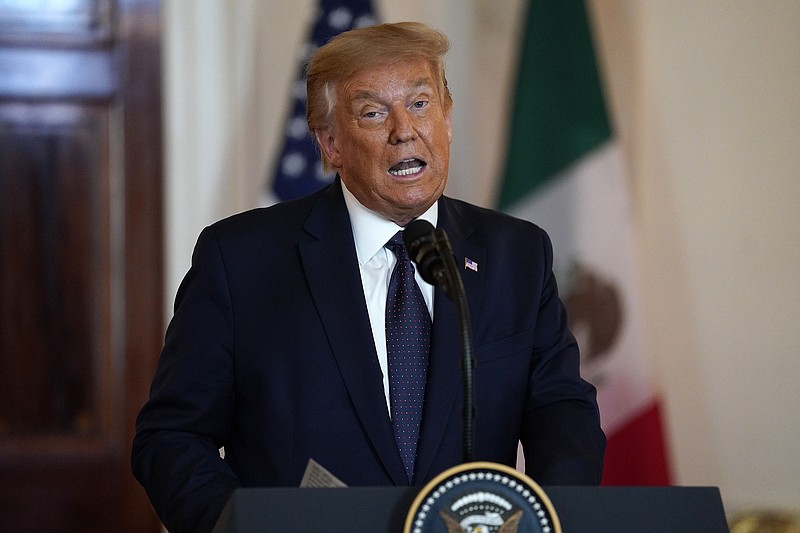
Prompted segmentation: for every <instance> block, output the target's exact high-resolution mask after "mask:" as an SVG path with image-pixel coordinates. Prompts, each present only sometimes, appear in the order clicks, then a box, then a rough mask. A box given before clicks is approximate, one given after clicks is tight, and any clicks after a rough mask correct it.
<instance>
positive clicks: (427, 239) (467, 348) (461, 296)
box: [403, 219, 475, 463]
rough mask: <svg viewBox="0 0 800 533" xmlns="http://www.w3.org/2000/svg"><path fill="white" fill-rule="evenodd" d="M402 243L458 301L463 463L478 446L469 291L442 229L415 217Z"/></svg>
mask: <svg viewBox="0 0 800 533" xmlns="http://www.w3.org/2000/svg"><path fill="white" fill-rule="evenodd" d="M403 244H405V246H406V250H408V256H409V257H410V258H411V260H412V261H414V263H415V264H416V265H417V270H418V271H419V273H420V275H421V276H422V279H424V280H425V281H427V282H428V283H430V284H431V285H437V286H439V287H441V288H442V289H443V290H444V292H445V293H446V294H447V296H449V297H450V299H451V300H453V302H454V303H455V307H456V314H457V315H458V326H459V327H458V329H459V334H460V344H461V350H462V355H463V358H462V360H461V372H462V383H463V387H464V395H463V406H462V417H463V418H462V421H463V443H462V444H463V447H464V450H463V451H464V462H465V463H469V462H471V461H472V460H473V459H472V457H473V449H474V446H475V397H474V396H475V393H474V389H475V373H474V370H475V358H474V357H473V354H472V327H471V324H470V318H469V305H468V303H467V294H466V292H465V291H464V283H463V281H462V279H461V274H459V272H458V268H457V267H456V261H455V257H454V255H453V248H452V247H451V246H450V241H449V240H448V239H447V234H445V232H444V230H442V229H435V228H434V227H433V225H432V224H431V223H430V222H428V221H426V220H420V219H417V220H414V221H413V222H411V223H410V224H409V225H408V226H406V229H405V230H404V231H403Z"/></svg>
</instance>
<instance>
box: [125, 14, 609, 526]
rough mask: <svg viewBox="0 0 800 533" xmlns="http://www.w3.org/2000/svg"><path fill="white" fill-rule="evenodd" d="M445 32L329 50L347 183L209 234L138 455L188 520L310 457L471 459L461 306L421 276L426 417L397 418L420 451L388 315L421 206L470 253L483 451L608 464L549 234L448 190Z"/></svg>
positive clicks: (353, 463) (326, 70)
mask: <svg viewBox="0 0 800 533" xmlns="http://www.w3.org/2000/svg"><path fill="white" fill-rule="evenodd" d="M447 46H448V44H447V39H446V38H445V37H444V36H443V35H442V34H440V33H439V32H436V31H434V30H431V29H429V28H427V27H425V26H424V25H421V24H416V23H399V24H386V25H381V26H374V27H370V28H363V29H359V30H353V31H351V32H347V33H345V34H342V35H341V36H339V37H337V38H335V39H334V40H332V41H331V42H330V43H329V44H327V45H326V46H324V47H322V48H320V49H319V50H318V51H317V53H316V54H315V56H314V57H313V58H312V60H311V63H310V65H309V68H308V73H307V77H308V86H307V89H308V123H309V130H310V131H311V132H312V133H313V135H314V137H315V139H316V140H317V143H318V145H319V147H320V151H321V156H322V158H323V163H324V164H325V166H327V167H328V168H333V169H335V170H336V172H337V178H336V180H335V182H334V183H333V184H332V185H330V186H329V187H327V188H325V189H323V190H321V191H319V192H317V193H314V194H312V195H310V196H308V197H305V198H301V199H299V200H295V201H290V202H285V203H282V204H278V205H275V206H272V207H269V208H265V209H256V210H253V211H249V212H245V213H242V214H239V215H235V216H233V217H230V218H228V219H226V220H222V221H220V222H217V223H216V224H213V225H212V226H210V227H208V228H206V229H205V230H204V231H203V232H202V234H201V235H200V237H199V239H198V242H197V246H196V248H195V252H194V255H193V259H192V266H191V269H190V270H189V272H188V274H187V276H186V278H185V279H184V281H183V282H182V284H181V287H180V289H179V291H178V295H177V298H176V304H175V315H174V317H173V319H172V321H171V323H170V326H169V329H168V331H167V335H166V341H165V345H164V350H163V352H162V355H161V359H160V362H159V366H158V370H157V372H156V375H155V378H154V380H153V385H152V388H151V394H150V399H149V401H148V402H147V404H146V405H145V406H144V407H143V409H142V411H141V413H140V415H139V418H138V421H137V434H136V437H135V440H134V447H133V457H132V461H133V471H134V473H135V475H136V476H137V478H138V479H139V480H140V482H141V483H142V484H143V485H144V487H145V488H146V489H147V491H148V494H149V496H150V499H151V501H152V502H153V505H154V507H155V508H156V510H157V511H158V513H159V515H160V516H161V518H162V520H163V521H164V523H165V524H166V525H167V527H168V528H169V529H170V530H171V531H172V532H173V533H176V532H179V531H202V530H208V529H210V528H211V527H212V526H213V524H214V522H215V520H216V518H217V517H218V515H219V513H220V511H221V509H222V507H223V506H224V504H225V502H226V501H227V499H228V498H229V497H230V495H231V493H232V491H233V490H234V489H235V488H237V487H240V486H297V485H298V484H299V483H300V481H301V478H302V476H303V473H304V471H305V469H306V467H307V465H308V463H309V460H312V459H313V460H314V461H316V462H318V463H319V464H321V465H322V466H323V467H325V468H326V469H328V470H329V471H330V472H331V473H332V474H334V475H335V476H336V477H338V478H339V479H341V480H342V481H343V482H344V483H346V484H348V485H351V486H355V485H362V486H369V485H409V484H416V485H420V484H424V483H425V482H427V481H429V480H430V479H432V478H433V477H435V476H436V475H437V474H439V473H441V472H442V471H443V470H446V469H447V468H450V467H452V466H455V465H457V464H459V463H461V462H462V435H461V433H462V426H463V424H462V418H461V394H462V390H461V389H462V388H461V383H460V379H461V374H460V370H459V364H460V363H459V362H460V359H461V357H462V352H461V346H460V336H459V330H458V321H457V317H456V310H455V307H454V305H453V303H452V301H450V300H449V299H448V297H447V296H446V295H445V294H444V293H443V292H442V291H441V289H439V288H434V287H432V286H431V285H428V284H427V283H425V282H424V281H422V280H421V279H420V278H419V275H418V274H417V275H416V282H417V287H419V289H417V288H416V287H415V288H414V291H415V294H417V293H416V291H417V290H419V291H420V292H421V293H422V300H418V301H420V302H424V303H421V304H420V307H422V308H423V309H425V310H426V311H427V312H425V311H423V315H425V316H424V317H423V319H422V322H427V323H428V326H427V327H429V328H430V330H429V333H426V335H427V336H426V337H425V338H426V339H428V340H426V341H425V343H426V346H424V350H423V351H424V352H425V355H424V357H425V359H423V361H424V362H423V364H422V367H423V368H422V370H423V378H422V382H423V383H422V385H423V386H424V390H423V391H422V392H420V394H421V395H422V396H423V397H424V404H423V406H422V413H421V420H419V421H418V423H417V425H416V426H413V427H414V428H415V429H413V431H410V434H411V437H410V438H407V437H408V433H409V431H408V430H407V429H404V430H403V431H404V432H406V433H404V437H403V439H406V440H410V441H412V442H411V444H412V448H411V452H408V451H407V450H406V451H401V449H405V448H404V446H405V443H401V440H402V439H401V438H400V437H399V431H400V430H399V429H397V428H396V427H393V421H395V422H396V419H398V418H400V416H401V415H400V414H399V411H396V409H398V408H399V407H398V405H395V402H398V400H395V399H394V398H395V396H394V390H395V389H396V388H397V387H398V383H396V381H397V380H398V379H399V378H398V377H397V374H396V373H394V372H396V371H395V370H393V369H392V368H394V367H393V366H392V365H393V364H394V363H392V362H391V361H392V360H393V359H392V358H393V357H395V355H393V350H394V348H393V347H392V346H391V342H389V343H387V339H389V338H390V337H391V336H392V335H393V333H390V332H389V329H388V328H389V322H390V319H389V318H387V315H385V314H384V312H385V308H386V306H387V303H386V302H387V297H389V294H390V293H392V292H393V291H394V290H395V289H392V284H393V283H394V282H392V281H391V277H392V272H393V270H394V268H395V264H396V263H400V260H399V259H398V258H396V257H395V252H393V251H390V250H389V248H387V247H385V246H384V245H385V244H386V243H387V241H389V240H390V238H391V237H392V236H393V235H394V234H395V233H397V232H398V231H399V230H402V229H403V228H404V227H405V226H406V225H407V224H409V222H411V221H412V220H415V219H417V218H422V219H425V220H428V221H430V222H431V223H432V224H433V225H434V226H437V227H438V228H441V229H443V230H444V231H445V232H446V234H447V235H448V237H449V240H450V243H451V246H452V249H453V253H454V255H455V257H456V259H457V262H458V263H459V264H465V265H468V268H465V269H464V270H463V273H462V278H463V284H464V288H465V292H466V296H467V300H468V302H469V309H470V314H471V318H472V332H473V345H474V353H475V358H476V363H477V364H476V367H475V388H476V399H475V403H476V406H477V414H476V418H475V434H476V435H475V447H474V459H475V460H481V461H493V462H498V463H503V464H507V465H514V464H515V461H516V450H517V443H518V442H519V441H521V442H522V444H523V447H524V451H525V459H526V471H527V473H528V474H529V475H530V476H531V477H533V479H534V480H536V481H537V482H539V483H540V484H543V485H549V484H596V483H599V481H600V476H601V471H602V457H603V452H604V448H605V437H604V436H603V433H602V431H601V430H600V425H599V415H598V410H597V404H596V402H595V390H594V388H593V387H592V386H591V385H590V384H588V383H586V382H585V381H583V380H582V379H581V378H580V375H579V353H578V347H577V345H576V343H575V339H574V338H573V336H572V334H571V333H570V332H569V330H568V329H567V321H566V316H565V312H564V307H563V305H562V304H561V301H560V300H559V297H558V292H557V288H556V281H555V279H554V277H553V273H552V269H551V267H552V248H551V245H550V241H549V239H548V237H547V235H546V234H545V233H544V232H543V231H542V230H541V229H539V228H538V227H536V226H535V225H533V224H531V223H529V222H525V221H521V220H518V219H515V218H512V217H510V216H508V215H505V214H501V213H498V212H495V211H491V210H487V209H482V208H479V207H476V206H473V205H469V204H467V203H464V202H461V201H458V200H455V199H452V198H448V197H445V196H443V194H442V193H443V191H444V188H445V184H446V181H447V174H448V161H449V147H450V141H451V139H452V130H451V121H450V113H451V105H452V100H451V97H450V93H449V90H448V88H447V84H446V81H445V77H444V68H443V56H444V53H445V52H446V50H447ZM398 253H399V252H398ZM412 283H413V282H412ZM431 320H432V322H431ZM404 385H405V384H400V385H399V386H400V387H402V386H404ZM221 447H224V449H225V454H224V459H222V458H220V455H219V453H218V451H219V448H221Z"/></svg>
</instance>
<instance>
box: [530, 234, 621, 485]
mask: <svg viewBox="0 0 800 533" xmlns="http://www.w3.org/2000/svg"><path fill="white" fill-rule="evenodd" d="M541 235H542V246H543V253H544V263H545V264H544V277H543V278H542V279H543V284H542V287H541V297H540V300H539V309H538V313H537V321H536V329H535V339H534V353H533V359H532V364H531V369H530V374H529V378H528V391H529V392H528V396H527V401H526V405H525V411H524V413H523V421H522V430H521V441H522V444H523V448H524V451H525V467H526V468H525V470H526V473H527V474H528V475H529V476H530V477H531V478H533V479H534V480H536V482H537V483H540V484H542V485H587V484H588V485H597V484H599V483H600V479H601V477H602V471H603V455H604V453H605V446H606V438H605V435H604V434H603V431H602V430H601V428H600V414H599V411H598V407H597V401H596V390H595V388H594V386H592V385H591V384H590V383H588V382H586V381H584V380H583V379H582V378H581V377H580V353H579V350H578V345H577V343H576V341H575V338H574V336H573V335H572V333H571V332H570V331H569V328H568V327H567V315H566V311H565V308H564V305H563V304H562V302H561V300H560V299H559V296H558V288H557V285H556V279H555V277H554V275H553V272H552V266H553V249H552V245H551V243H550V239H549V237H548V236H547V234H546V233H544V232H542V233H541Z"/></svg>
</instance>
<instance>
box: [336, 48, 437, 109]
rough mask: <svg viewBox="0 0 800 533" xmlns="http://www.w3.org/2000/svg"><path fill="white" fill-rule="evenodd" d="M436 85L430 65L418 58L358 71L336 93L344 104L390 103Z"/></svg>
mask: <svg viewBox="0 0 800 533" xmlns="http://www.w3.org/2000/svg"><path fill="white" fill-rule="evenodd" d="M435 85H436V82H435V77H434V75H433V69H432V68H431V65H430V64H429V63H428V61H426V60H425V59H422V58H419V59H413V60H403V61H395V62H392V63H389V64H385V65H375V66H372V67H368V68H364V69H361V70H358V71H356V72H355V73H354V74H353V75H352V76H350V77H349V78H347V79H345V80H344V81H343V82H342V83H341V84H340V86H339V91H338V92H339V97H340V98H342V100H344V101H345V102H354V101H357V100H364V99H380V100H391V99H394V98H403V97H406V96H408V95H409V93H414V92H417V91H420V90H426V89H427V90H432V89H433V88H434V87H435Z"/></svg>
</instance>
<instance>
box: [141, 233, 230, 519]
mask: <svg viewBox="0 0 800 533" xmlns="http://www.w3.org/2000/svg"><path fill="white" fill-rule="evenodd" d="M232 346H233V319H232V312H231V301H230V294H229V291H228V284H227V281H226V274H225V266H224V262H223V260H222V255H221V253H220V250H219V246H218V243H217V239H216V237H215V235H214V233H213V229H211V228H206V230H204V231H203V233H201V235H200V237H199V239H198V242H197V246H196V247H195V251H194V255H193V257H192V266H191V268H190V270H189V272H188V273H187V275H186V277H185V278H184V280H183V282H182V283H181V286H180V288H179V289H178V295H177V297H176V301H175V314H174V317H173V319H172V321H171V322H170V325H169V327H168V329H167V334H166V338H165V343H164V349H163V351H162V353H161V357H160V359H159V363H158V367H157V370H156V374H155V377H154V379H153V382H152V386H151V389H150V398H149V400H148V401H147V403H146V404H145V405H144V407H143V408H142V410H141V412H140V413H139V416H138V418H137V422H136V436H135V438H134V441H133V451H132V457H131V462H132V469H133V473H134V475H135V476H136V478H137V479H138V480H139V482H140V483H141V484H142V485H143V486H144V488H145V489H146V491H147V494H148V496H149V498H150V501H151V503H152V504H153V507H154V508H155V510H156V512H157V513H158V515H159V517H160V518H161V520H162V521H163V523H164V524H165V525H166V527H167V528H168V529H169V531H170V532H172V533H180V532H183V531H192V532H195V531H210V530H211V529H212V528H213V526H214V523H215V521H216V520H217V517H218V516H219V514H220V513H221V511H222V508H223V506H224V505H225V503H226V502H227V500H228V499H229V497H230V495H231V493H232V492H233V490H234V489H235V488H237V487H238V486H239V484H240V483H239V480H238V479H237V477H236V475H235V474H234V472H233V471H232V470H231V469H230V467H229V466H228V465H227V464H226V463H225V461H224V460H223V459H222V458H221V457H220V451H219V450H220V447H222V446H224V444H225V440H226V436H227V434H228V432H229V424H230V420H231V418H232V416H231V413H232V410H233V404H234V401H235V398H234V392H233V391H234V389H233V362H232Z"/></svg>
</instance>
